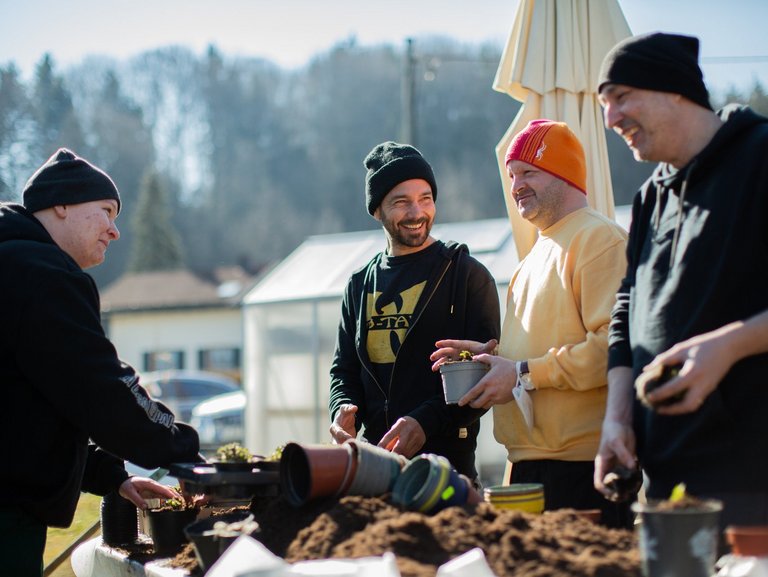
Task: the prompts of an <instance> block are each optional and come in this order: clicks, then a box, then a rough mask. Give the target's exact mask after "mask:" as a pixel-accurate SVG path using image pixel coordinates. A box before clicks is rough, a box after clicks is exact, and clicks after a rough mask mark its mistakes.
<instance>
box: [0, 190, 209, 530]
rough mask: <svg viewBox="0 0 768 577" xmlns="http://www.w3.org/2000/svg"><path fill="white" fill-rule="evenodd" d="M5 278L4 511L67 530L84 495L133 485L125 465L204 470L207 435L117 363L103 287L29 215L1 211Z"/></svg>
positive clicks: (0, 422)
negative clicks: (106, 326)
mask: <svg viewBox="0 0 768 577" xmlns="http://www.w3.org/2000/svg"><path fill="white" fill-rule="evenodd" d="M0 271H2V282H0V306H2V307H3V312H2V324H0V394H1V395H2V398H3V403H2V406H3V417H2V419H0V443H1V444H2V447H3V448H4V451H5V463H6V464H5V466H4V467H3V472H2V475H0V507H2V506H3V505H14V506H20V507H22V508H23V509H24V510H25V511H26V512H27V513H29V514H31V515H33V516H35V517H36V518H38V519H39V520H40V521H41V522H43V523H45V524H46V525H49V526H57V527H65V526H67V525H69V523H70V522H71V521H72V516H73V514H74V510H75V506H76V505H77V500H78V496H79V493H80V491H81V490H83V491H89V492H93V493H96V494H99V495H105V494H106V493H108V492H110V491H113V490H115V489H117V488H118V486H119V485H120V483H122V482H123V481H124V480H125V479H126V478H127V476H128V475H127V473H126V472H125V470H124V467H123V462H122V459H127V460H130V461H132V462H134V463H136V464H137V465H140V466H142V467H145V468H154V467H158V466H161V465H166V464H168V463H172V462H189V461H193V460H196V457H197V453H198V449H199V444H198V438H197V433H195V431H194V430H193V429H192V428H190V427H189V426H187V425H183V424H180V423H176V424H174V417H173V414H172V413H170V411H169V410H168V409H167V408H166V407H164V406H163V405H161V404H159V403H156V402H154V401H152V400H151V399H150V398H149V397H148V396H147V394H146V392H145V391H144V389H143V388H142V387H141V386H139V382H138V377H137V375H136V373H135V372H134V370H133V369H132V368H131V367H129V366H128V365H126V364H124V363H122V362H121V361H120V360H119V359H118V357H117V354H116V352H115V349H114V347H113V346H112V344H111V343H110V341H109V339H107V337H106V336H105V334H104V331H103V330H102V326H101V322H100V316H99V315H100V311H99V295H98V291H97V289H96V285H95V283H94V282H93V279H92V278H91V277H90V276H89V275H88V274H86V273H85V272H83V270H82V269H81V268H80V267H79V266H78V265H77V263H75V261H74V260H73V259H72V258H70V257H69V255H67V254H66V253H65V252H64V251H62V250H61V249H60V248H59V247H58V246H57V245H56V244H55V243H54V241H53V239H52V238H51V236H50V235H49V234H48V232H47V231H46V230H45V228H44V227H43V226H42V225H41V224H40V222H39V221H38V220H37V219H36V218H35V217H34V216H33V215H32V214H30V213H29V212H28V211H26V210H25V209H24V208H23V207H21V206H19V205H14V204H0ZM89 440H90V441H92V444H90V446H89ZM97 447H99V448H97Z"/></svg>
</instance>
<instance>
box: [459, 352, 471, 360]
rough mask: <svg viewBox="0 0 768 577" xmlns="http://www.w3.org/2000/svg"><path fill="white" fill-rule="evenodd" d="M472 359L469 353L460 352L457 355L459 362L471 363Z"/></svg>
mask: <svg viewBox="0 0 768 577" xmlns="http://www.w3.org/2000/svg"><path fill="white" fill-rule="evenodd" d="M472 357H474V355H473V354H472V353H470V352H469V351H461V352H460V353H459V360H460V361H471V360H472Z"/></svg>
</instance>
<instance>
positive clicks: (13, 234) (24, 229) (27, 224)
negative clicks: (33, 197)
mask: <svg viewBox="0 0 768 577" xmlns="http://www.w3.org/2000/svg"><path fill="white" fill-rule="evenodd" d="M9 241H31V242H42V243H45V244H52V245H55V244H56V243H55V242H54V241H53V239H52V238H51V235H50V234H48V231H47V230H45V227H44V226H43V225H42V224H41V223H40V221H39V220H37V219H36V218H35V217H34V216H33V215H32V213H31V212H29V211H28V210H27V209H26V208H24V207H23V206H21V205H20V204H13V203H0V242H9Z"/></svg>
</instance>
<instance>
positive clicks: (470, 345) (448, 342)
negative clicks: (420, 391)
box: [429, 339, 499, 372]
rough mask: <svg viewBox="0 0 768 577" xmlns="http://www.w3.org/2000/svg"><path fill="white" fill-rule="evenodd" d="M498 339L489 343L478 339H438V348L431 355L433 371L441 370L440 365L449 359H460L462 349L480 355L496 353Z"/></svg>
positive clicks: (436, 344)
mask: <svg viewBox="0 0 768 577" xmlns="http://www.w3.org/2000/svg"><path fill="white" fill-rule="evenodd" d="M498 344H499V343H498V341H497V340H496V339H491V340H490V341H488V342H487V343H480V342H478V341H466V340H457V339H444V340H442V341H437V342H436V343H435V346H436V347H437V350H435V352H433V353H432V354H431V355H429V360H430V361H432V363H433V364H432V371H433V372H437V371H438V370H440V365H442V364H443V363H445V362H447V361H458V360H459V353H461V351H469V352H470V353H472V354H473V355H479V354H481V353H487V354H491V355H492V354H496V353H495V351H496V346H497V345H498Z"/></svg>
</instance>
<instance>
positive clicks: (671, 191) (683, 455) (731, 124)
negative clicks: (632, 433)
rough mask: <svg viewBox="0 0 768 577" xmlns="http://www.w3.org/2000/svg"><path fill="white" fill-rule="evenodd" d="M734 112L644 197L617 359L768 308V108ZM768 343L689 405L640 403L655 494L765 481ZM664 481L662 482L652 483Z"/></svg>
mask: <svg viewBox="0 0 768 577" xmlns="http://www.w3.org/2000/svg"><path fill="white" fill-rule="evenodd" d="M719 115H720V116H721V118H722V119H723V120H725V124H724V125H723V126H722V127H721V128H720V129H719V130H718V132H717V133H716V134H715V136H714V137H713V139H712V140H711V142H710V143H709V144H708V145H707V146H706V147H705V148H704V150H702V151H701V152H700V153H699V154H698V155H697V156H696V157H695V158H694V159H692V160H691V162H690V163H689V164H688V165H687V166H686V167H683V168H682V169H680V170H675V169H674V168H672V167H670V166H669V165H665V164H662V165H659V167H658V168H657V169H656V171H655V173H654V174H653V175H652V176H651V178H650V179H649V180H648V181H647V182H646V183H645V184H644V185H643V187H642V189H641V190H640V192H639V193H638V195H637V196H636V197H635V200H634V206H633V209H632V225H631V229H630V234H629V244H628V247H627V257H628V269H627V276H626V278H625V279H624V280H623V282H622V285H621V288H620V289H619V293H618V298H617V303H616V306H615V308H614V310H613V313H612V320H611V329H610V341H609V342H610V346H609V368H612V367H616V366H626V367H632V369H633V375H634V377H636V376H637V375H638V374H639V373H640V371H641V370H642V368H643V366H645V365H646V364H648V363H649V362H650V361H651V360H652V359H653V358H654V357H655V356H656V355H658V354H660V353H662V352H664V351H666V350H668V349H669V348H670V347H672V346H673V345H675V344H676V343H679V342H681V341H684V340H686V339H689V338H691V337H693V336H696V335H700V334H702V333H705V332H709V331H712V330H715V329H717V328H720V327H722V326H724V325H726V324H728V323H731V322H734V321H738V320H746V319H748V318H749V317H752V316H754V315H756V314H759V313H761V312H763V311H765V310H767V309H768V119H766V118H763V117H761V116H758V115H757V114H755V113H754V112H752V111H751V110H750V109H749V108H747V107H743V106H736V105H730V106H728V107H726V108H724V109H723V110H722V111H720V112H719ZM767 407H768V354H760V355H754V356H750V357H748V358H745V359H743V360H741V361H739V362H738V363H736V364H735V365H734V366H733V367H732V368H731V370H730V371H729V372H728V373H727V374H726V376H725V378H724V379H723V380H722V381H721V382H720V384H719V385H718V387H717V388H716V389H715V390H714V391H713V392H712V394H710V395H709V397H708V398H707V399H706V401H705V403H704V404H703V405H702V407H701V408H700V409H699V410H698V411H696V412H694V413H691V414H687V415H680V416H663V415H659V414H658V413H656V412H655V411H651V410H647V409H645V408H644V407H643V406H642V405H640V404H639V403H637V402H636V403H635V415H634V426H635V429H636V433H637V440H638V455H639V457H640V460H641V463H642V465H643V466H644V467H645V469H646V470H647V472H648V474H649V477H650V478H651V479H653V480H654V482H653V483H652V487H651V488H652V489H653V491H652V492H653V493H654V494H650V495H649V496H652V497H666V496H668V495H669V492H670V491H671V489H672V487H673V486H674V485H675V484H677V483H680V482H685V483H686V486H687V488H688V490H689V491H691V493H692V494H697V493H706V492H713V491H721V492H729V491H730V492H749V491H760V492H764V491H765V487H766V482H768V481H767V479H768V418H766V408H767ZM654 487H655V488H654Z"/></svg>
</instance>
